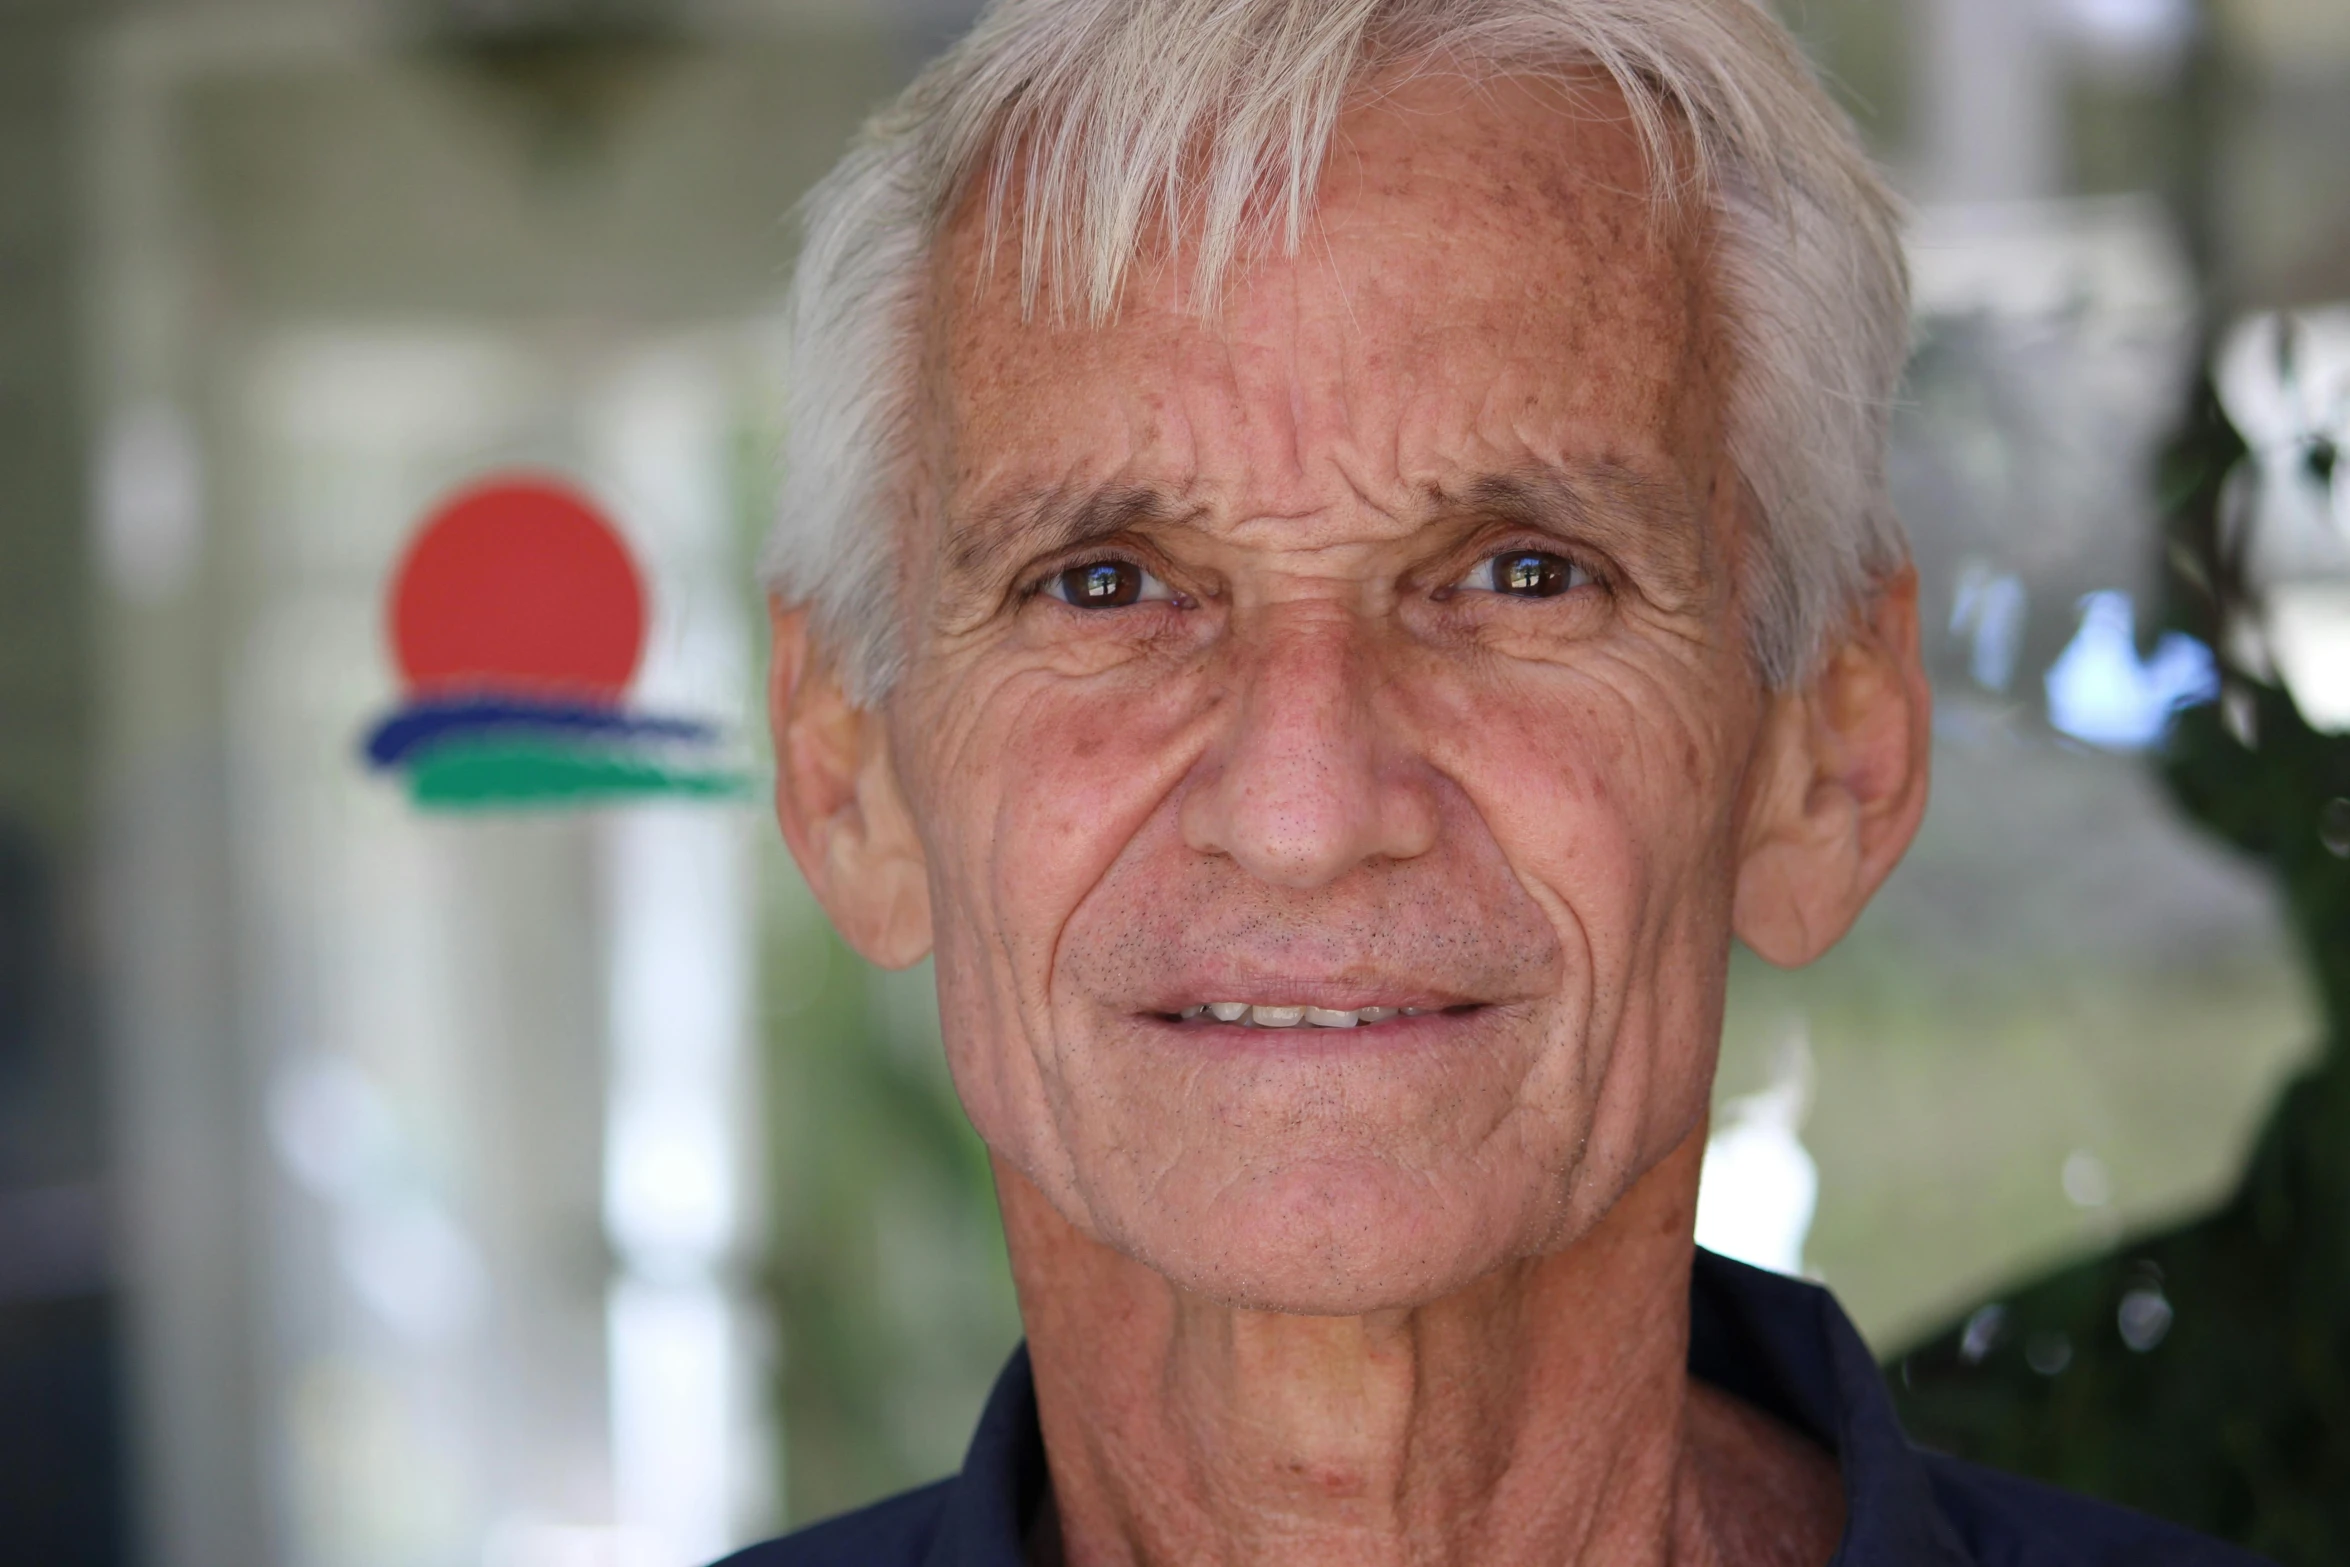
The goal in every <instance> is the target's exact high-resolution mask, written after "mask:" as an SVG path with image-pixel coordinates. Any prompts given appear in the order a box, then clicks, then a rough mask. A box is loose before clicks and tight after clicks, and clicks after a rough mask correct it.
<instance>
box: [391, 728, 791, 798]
mask: <svg viewBox="0 0 2350 1567" xmlns="http://www.w3.org/2000/svg"><path fill="white" fill-rule="evenodd" d="M750 792H751V780H750V778H749V776H748V775H746V774H743V773H740V772H736V771H733V770H731V769H726V768H694V767H675V766H665V765H663V764H662V763H660V762H657V761H653V760H649V759H647V758H645V757H641V756H634V755H630V754H629V753H627V752H623V751H613V750H607V749H595V748H566V747H560V746H550V745H544V744H540V745H532V744H528V743H516V742H513V741H506V742H502V743H488V744H482V745H444V746H436V747H434V748H433V749H432V750H430V751H428V752H426V753H424V754H423V755H421V756H419V757H417V758H416V760H415V762H414V763H413V764H412V765H411V767H410V768H409V771H408V797H409V798H410V799H411V800H413V801H414V802H415V803H416V805H417V806H418V807H419V808H420V809H423V810H428V811H483V810H498V809H501V808H507V809H519V810H549V809H559V808H561V807H564V806H593V805H603V804H611V803H617V802H620V801H626V800H641V799H653V798H662V797H667V798H671V799H693V800H734V799H742V798H745V797H747V796H748V795H749V794H750Z"/></svg>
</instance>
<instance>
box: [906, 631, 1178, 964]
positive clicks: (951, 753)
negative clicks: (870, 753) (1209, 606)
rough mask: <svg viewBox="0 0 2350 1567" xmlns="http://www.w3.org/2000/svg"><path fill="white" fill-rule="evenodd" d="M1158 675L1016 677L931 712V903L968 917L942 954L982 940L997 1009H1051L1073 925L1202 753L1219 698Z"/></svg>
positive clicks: (964, 690)
mask: <svg viewBox="0 0 2350 1567" xmlns="http://www.w3.org/2000/svg"><path fill="white" fill-rule="evenodd" d="M1158 675H1159V678H1156V679H1153V680H1150V681H1147V682H1145V681H1139V680H1134V681H1129V680H1122V679H1082V680H1080V679H1070V678H1068V677H1065V676H1062V675H1059V674H1054V673H1045V672H1039V671H1033V670H1030V671H1018V672H1013V673H1011V674H1008V675H1007V676H1005V677H1003V678H1000V679H997V680H994V681H991V682H989V683H987V684H986V685H985V686H983V687H982V686H976V685H972V686H964V687H960V688H953V689H950V690H948V691H947V692H945V693H943V695H944V696H945V700H943V701H941V702H938V703H936V704H931V710H932V711H933V712H934V713H935V714H936V715H937V716H936V719H935V726H934V730H933V733H934V735H935V736H936V739H935V741H934V743H933V744H932V745H931V746H930V747H928V748H926V752H927V754H926V758H925V762H924V764H923V766H922V769H921V770H922V772H923V774H924V776H925V778H926V780H927V781H928V785H929V787H928V788H927V789H926V790H925V798H924V802H923V803H924V815H925V817H926V819H927V821H928V823H929V824H930V827H929V831H930V833H931V836H932V843H931V845H930V847H931V850H932V856H933V857H932V882H933V894H934V896H935V897H938V898H940V899H942V900H953V901H954V902H955V903H956V905H957V908H956V913H957V914H958V915H959V916H961V917H959V918H950V919H948V920H947V921H945V922H944V926H945V927H946V928H944V929H942V931H941V937H942V943H943V942H945V941H948V940H952V939H955V938H957V937H960V936H964V935H977V934H978V933H980V932H985V933H986V935H987V939H988V942H989V947H990V950H989V952H988V953H986V954H985V955H984V957H985V964H984V966H985V967H986V968H987V969H988V971H989V972H988V973H987V974H986V976H985V983H986V985H987V987H988V988H989V989H991V990H992V991H994V992H995V993H996V994H997V995H998V996H999V997H1002V998H1005V999H1011V1000H1014V1001H1016V1002H1017V1004H1019V1005H1020V1006H1023V1007H1028V1006H1035V1005H1038V1004H1040V1003H1041V1002H1042V1001H1043V999H1044V997H1045V994H1046V991H1047V988H1048V985H1049V981H1050V977H1051V973H1050V970H1051V965H1052V961H1053V954H1054V952H1055V951H1056V949H1057V947H1058V944H1059V941H1060V937H1061V934H1062V931H1063V929H1064V927H1065V926H1066V924H1067V922H1068V919H1069V916H1070V914H1071V912H1072V911H1073V910H1075V909H1076V907H1077V906H1078V905H1079V904H1080V903H1081V902H1083V901H1084V899H1085V897H1086V895H1087V893H1088V892H1089V891H1090V890H1091V889H1092V888H1093V887H1094V886H1095V885H1096V884H1097V883H1098V882H1099V881H1100V879H1101V877H1102V875H1103V874H1104V873H1105V871H1107V869H1108V868H1109V866H1110V865H1111V864H1112V863H1113V862H1114V861H1115V860H1116V859H1117V857H1118V855H1119V853H1120V852H1121V850H1122V849H1123V848H1124V847H1125V846H1126V844H1127V843H1128V842H1129V841H1130V840H1131V839H1133V838H1134V837H1135V835H1136V834H1137V833H1138V832H1139V831H1140V830H1141V829H1142V826H1143V824H1144V822H1145V821H1146V820H1147V819H1148V818H1149V816H1150V815H1151V813H1152V811H1153V810H1154V809H1156V808H1157V806H1158V805H1159V804H1160V803H1161V802H1162V801H1163V800H1164V799H1165V797H1166V795H1167V793H1168V792H1169V791H1170V790H1171V789H1172V788H1173V787H1174V786H1175V783H1176V781H1177V780H1178V779H1179V778H1180V777H1181V775H1182V773H1183V770H1184V769H1185V767H1186V766H1188V764H1189V758H1190V757H1191V755H1192V754H1193V753H1194V751H1196V749H1197V747H1196V744H1195V743H1194V736H1195V735H1196V734H1197V732H1198V730H1199V727H1200V724H1201V722H1202V720H1203V718H1204V717H1205V715H1206V714H1207V713H1208V712H1209V711H1211V710H1212V709H1213V707H1214V705H1215V703H1214V700H1213V697H1212V696H1211V695H1208V694H1205V693H1203V691H1202V689H1201V685H1200V682H1199V681H1198V680H1197V679H1196V678H1190V677H1186V676H1181V675H1175V676H1170V675H1169V674H1168V672H1167V671H1165V670H1163V669H1162V670H1160V671H1158ZM967 977H968V978H973V979H976V978H979V976H977V975H971V976H967ZM944 982H945V976H944V974H943V971H942V984H943V983H944Z"/></svg>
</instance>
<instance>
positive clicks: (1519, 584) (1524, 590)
mask: <svg viewBox="0 0 2350 1567" xmlns="http://www.w3.org/2000/svg"><path fill="white" fill-rule="evenodd" d="M1590 580H1591V573H1589V572H1587V571H1585V570H1584V569H1583V568H1582V567H1581V566H1578V565H1576V564H1575V563H1574V562H1573V561H1571V560H1569V559H1567V558H1566V557H1565V556H1564V555H1553V554H1552V553H1551V552H1550V551H1548V550H1504V551H1502V552H1501V553H1500V554H1499V555H1489V556H1487V557H1486V558H1485V559H1483V560H1481V561H1479V562H1478V563H1477V565H1476V567H1475V569H1474V570H1472V571H1471V572H1470V573H1469V574H1468V575H1467V576H1466V577H1464V578H1462V579H1461V581H1460V584H1459V585H1460V586H1461V587H1464V588H1477V589H1479V590H1481V591H1483V592H1487V593H1506V594H1508V595H1510V596H1511V597H1512V598H1530V599H1547V598H1556V597H1558V596H1559V595H1560V594H1562V593H1565V592H1567V591H1568V590H1570V589H1573V588H1579V587H1581V586H1583V585H1584V584H1585V583H1587V582H1589V581H1590Z"/></svg>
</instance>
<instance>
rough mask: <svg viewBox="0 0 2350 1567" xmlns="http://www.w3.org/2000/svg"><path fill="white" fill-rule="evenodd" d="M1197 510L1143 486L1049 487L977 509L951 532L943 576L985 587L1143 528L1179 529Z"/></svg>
mask: <svg viewBox="0 0 2350 1567" xmlns="http://www.w3.org/2000/svg"><path fill="white" fill-rule="evenodd" d="M1196 515H1198V512H1197V509H1196V508H1193V507H1186V506H1182V505H1179V504H1177V503H1176V502H1175V501H1174V500H1173V499H1172V498H1171V497H1169V496H1168V495H1167V494H1165V493H1164V492H1163V491H1159V490H1155V489H1152V488H1151V487H1149V486H1148V485H1140V484H1113V485H1108V486H1105V487H1103V488H1100V489H1092V490H1076V489H1072V488H1070V487H1068V486H1066V485H1051V486H1047V487H1044V488H1041V489H1034V490H1024V491H1022V492H1020V493H1019V494H1016V495H1012V496H1008V497H1006V498H1005V499H1003V500H1001V501H996V502H993V503H991V504H989V505H987V506H983V507H981V508H980V509H979V510H977V511H976V512H973V513H972V514H971V515H970V516H968V517H966V518H964V519H963V520H961V521H960V522H959V523H957V524H956V525H955V531H954V536H953V538H952V540H951V541H950V542H949V544H948V546H947V573H948V575H949V576H950V577H953V578H957V579H960V580H963V581H966V582H976V583H992V582H994V581H996V580H997V579H998V578H1000V577H1003V576H1005V575H1008V574H1009V572H1010V571H1012V570H1014V569H1016V568H1017V567H1018V566H1020V565H1022V564H1025V563H1026V562H1028V561H1031V560H1038V559H1042V558H1043V557H1045V556H1047V555H1058V554H1061V553H1063V552H1064V551H1067V550H1074V549H1082V548H1084V547H1085V546H1086V545H1088V544H1098V543H1101V542H1103V541H1105V540H1108V539H1114V538H1116V537H1117V536H1118V535H1120V534H1122V533H1126V532H1128V531H1130V530H1132V529H1134V528H1137V527H1140V526H1142V525H1144V524H1146V523H1155V524H1159V525H1161V526H1164V525H1167V524H1170V523H1181V522H1183V521H1185V520H1186V519H1188V518H1190V517H1194V516H1196Z"/></svg>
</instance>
